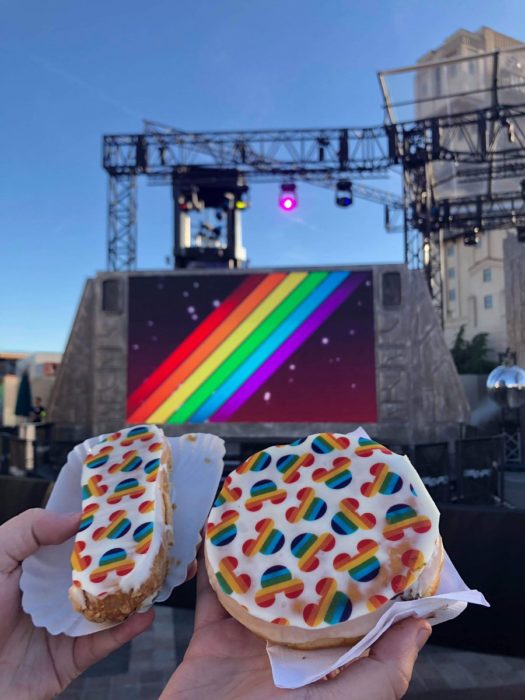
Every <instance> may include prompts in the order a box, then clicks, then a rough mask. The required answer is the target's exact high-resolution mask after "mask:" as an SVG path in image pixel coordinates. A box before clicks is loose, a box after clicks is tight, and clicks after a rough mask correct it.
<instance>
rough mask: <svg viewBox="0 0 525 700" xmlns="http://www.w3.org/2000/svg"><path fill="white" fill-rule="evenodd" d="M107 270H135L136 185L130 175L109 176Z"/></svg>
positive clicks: (134, 179) (132, 175) (133, 177)
mask: <svg viewBox="0 0 525 700" xmlns="http://www.w3.org/2000/svg"><path fill="white" fill-rule="evenodd" d="M107 235H108V245H107V266H108V270H112V271H113V270H133V269H135V268H136V266H137V181H136V176H135V175H134V174H129V173H126V174H120V175H111V176H110V178H109V188H108V231H107Z"/></svg>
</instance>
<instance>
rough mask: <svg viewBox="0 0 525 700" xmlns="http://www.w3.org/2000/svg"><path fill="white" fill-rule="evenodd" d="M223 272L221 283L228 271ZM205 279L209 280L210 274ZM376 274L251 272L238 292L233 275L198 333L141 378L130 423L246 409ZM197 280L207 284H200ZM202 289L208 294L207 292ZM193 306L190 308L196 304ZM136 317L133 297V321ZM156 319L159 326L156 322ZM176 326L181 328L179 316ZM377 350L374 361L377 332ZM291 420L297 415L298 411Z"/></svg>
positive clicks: (222, 417)
mask: <svg viewBox="0 0 525 700" xmlns="http://www.w3.org/2000/svg"><path fill="white" fill-rule="evenodd" d="M216 277H217V279H218V280H219V283H220V281H221V280H220V279H219V278H220V276H219V275H217V276H216ZM194 279H197V276H195V278H194ZM200 279H201V280H202V282H201V283H200V284H201V285H202V286H204V285H205V284H206V279H205V278H203V277H201V278H200ZM370 279H371V274H370V273H369V272H350V271H347V270H333V271H330V270H319V271H313V272H306V271H297V272H270V273H267V274H256V273H251V274H245V275H238V276H236V277H234V283H235V285H234V286H233V291H231V287H232V281H231V279H230V280H228V284H229V285H230V290H229V291H228V293H226V294H224V298H222V299H221V300H220V301H216V302H214V304H213V307H212V308H211V310H210V312H209V313H208V314H207V315H205V316H204V318H202V319H201V318H200V317H199V319H198V322H194V325H193V328H192V330H191V332H189V333H188V334H186V335H185V336H184V337H183V338H182V339H177V340H175V339H174V345H173V346H172V347H173V348H174V349H173V350H172V352H171V353H170V354H169V355H168V356H167V357H165V358H164V359H163V361H162V362H160V364H158V365H157V366H156V367H155V368H154V370H153V371H152V372H151V373H149V374H148V375H147V376H143V377H141V381H140V382H135V384H136V386H135V387H134V388H133V390H132V391H131V392H130V394H129V396H128V409H127V420H128V422H129V423H148V422H149V423H158V424H166V423H203V422H206V421H213V422H219V421H231V420H235V419H236V418H235V416H236V415H237V413H238V412H239V410H241V409H242V407H243V406H244V405H245V404H246V403H247V402H249V401H250V399H251V398H252V397H253V396H254V395H256V393H257V392H258V391H260V390H261V388H264V386H265V385H266V384H267V383H268V381H269V380H271V379H272V377H274V375H275V374H276V373H277V372H278V371H279V370H280V368H282V367H283V366H284V365H285V363H290V362H292V361H293V358H294V356H295V355H296V353H297V352H298V351H300V350H301V348H303V347H304V346H305V344H307V343H308V341H309V339H310V338H312V337H313V336H314V335H315V334H316V332H317V331H318V330H319V329H320V328H322V327H323V325H324V324H325V323H326V322H327V321H328V320H329V319H330V318H331V317H332V316H333V315H334V314H335V313H336V312H337V311H338V310H339V309H340V307H341V306H342V305H344V304H345V302H347V301H348V300H349V299H350V298H351V297H352V295H353V294H354V293H355V292H356V291H357V290H359V289H360V287H361V286H362V285H363V282H365V280H370ZM179 283H180V280H179ZM138 284H140V280H139V282H138ZM208 284H209V283H208ZM367 284H368V285H370V284H371V283H370V281H368V283H367ZM194 286H195V287H199V283H194ZM210 288H211V287H210ZM196 291H197V292H199V293H200V294H201V300H202V298H203V296H202V295H203V294H204V292H203V291H202V290H199V289H197V290H196ZM185 295H186V296H188V293H186V292H185ZM166 301H167V302H169V298H168V299H167V300H166ZM133 303H135V302H133ZM172 303H173V304H174V307H176V305H177V303H178V304H179V308H177V309H176V310H175V308H174V312H175V313H174V318H175V317H176V313H179V314H181V313H182V312H183V310H182V309H181V308H180V302H173V301H172ZM194 303H196V302H194ZM210 306H211V304H210ZM370 307H371V304H370ZM188 308H189V311H190V312H191V311H192V309H193V307H192V306H190V307H188ZM370 315H372V309H371V308H370ZM132 316H133V304H132V303H130V322H132V321H133V318H132ZM194 316H196V314H195V315H194ZM194 316H192V318H194ZM137 323H138V321H137ZM148 323H149V324H151V325H153V321H149V322H148ZM173 326H175V327H176V321H175V320H174V321H173ZM175 332H177V331H175ZM349 332H351V331H349ZM369 335H370V333H369ZM369 340H370V339H369ZM130 343H131V340H130ZM369 345H370V343H369ZM135 347H139V344H138V343H137V344H132V345H130V350H129V355H130V357H129V360H130V363H133V362H134V361H135V360H134V357H135V356H134V354H133V348H135ZM371 348H372V352H371V356H372V362H373V336H372V338H371ZM337 361H339V359H337ZM136 362H138V360H137V361H136ZM334 362H335V359H334ZM320 365H321V362H320ZM132 369H133V366H132ZM139 369H140V368H139ZM310 374H311V373H310ZM320 375H321V376H320V377H316V378H314V379H313V382H314V384H315V381H322V367H320ZM139 376H140V373H139ZM292 381H293V378H292ZM292 389H293V390H295V391H296V393H297V392H299V394H300V393H301V391H302V390H301V387H299V386H297V387H292V386H291V387H290V391H291V390H292ZM368 390H369V391H370V390H371V391H372V392H373V395H374V401H375V385H374V386H372V387H368ZM289 400H290V402H291V403H290V406H291V411H292V413H293V401H294V398H293V395H292V394H290V393H289ZM322 419H323V418H322V416H319V420H322ZM290 420H292V421H293V420H294V419H293V417H292V416H291V417H290Z"/></svg>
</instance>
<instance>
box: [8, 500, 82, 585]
mask: <svg viewBox="0 0 525 700" xmlns="http://www.w3.org/2000/svg"><path fill="white" fill-rule="evenodd" d="M79 523H80V513H68V514H63V513H52V512H50V511H48V510H43V509H41V508H31V509H29V510H26V511H24V512H23V513H20V515H17V516H16V517H15V518H12V519H11V520H8V521H7V522H6V523H4V524H3V525H2V526H0V573H3V574H10V573H12V572H13V571H15V569H17V567H18V566H19V565H20V564H21V562H23V561H24V559H26V558H27V557H29V556H30V555H31V554H34V552H36V550H37V549H38V548H39V547H40V546H42V545H46V544H61V543H62V542H65V541H66V540H68V539H69V538H70V537H73V535H75V533H76V532H77V530H78V526H79Z"/></svg>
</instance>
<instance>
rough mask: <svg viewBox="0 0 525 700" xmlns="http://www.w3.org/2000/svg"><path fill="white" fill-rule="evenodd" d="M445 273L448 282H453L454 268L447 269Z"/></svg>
mask: <svg viewBox="0 0 525 700" xmlns="http://www.w3.org/2000/svg"><path fill="white" fill-rule="evenodd" d="M447 273H448V278H449V280H453V279H454V278H455V277H456V268H455V267H449V268H448V271H447Z"/></svg>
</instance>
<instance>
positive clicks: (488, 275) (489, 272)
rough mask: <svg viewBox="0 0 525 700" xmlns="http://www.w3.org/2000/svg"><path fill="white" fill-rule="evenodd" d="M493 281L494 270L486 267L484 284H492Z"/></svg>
mask: <svg viewBox="0 0 525 700" xmlns="http://www.w3.org/2000/svg"><path fill="white" fill-rule="evenodd" d="M491 280H492V270H491V268H490V267H485V268H484V269H483V282H490V281H491Z"/></svg>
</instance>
